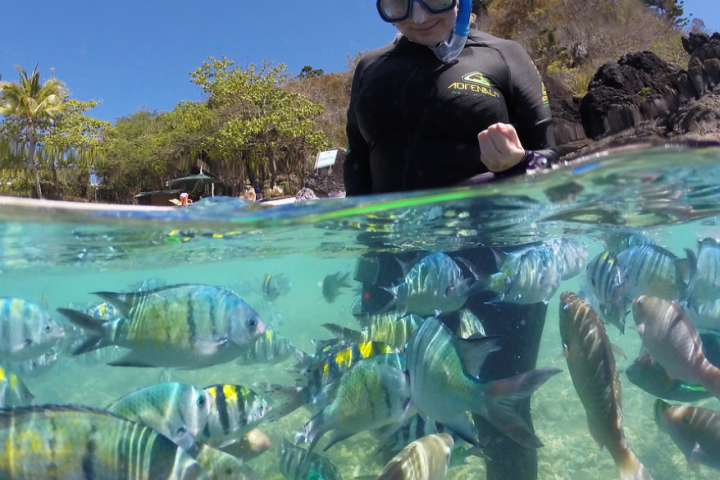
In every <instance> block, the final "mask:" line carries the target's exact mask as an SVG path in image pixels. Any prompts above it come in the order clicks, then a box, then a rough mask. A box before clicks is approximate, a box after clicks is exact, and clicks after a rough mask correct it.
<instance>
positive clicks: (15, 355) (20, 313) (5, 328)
mask: <svg viewBox="0 0 720 480" xmlns="http://www.w3.org/2000/svg"><path fill="white" fill-rule="evenodd" d="M0 331H2V332H3V334H2V337H1V338H0V360H4V361H10V362H21V361H23V360H30V359H32V358H37V357H39V356H40V355H42V354H43V353H45V352H47V351H49V350H50V349H51V348H52V347H54V346H55V345H56V344H57V343H58V341H60V339H61V338H62V337H63V335H64V332H63V328H62V326H60V325H58V324H57V323H56V322H55V321H54V320H53V319H52V318H50V314H48V312H47V310H45V309H44V308H43V307H41V306H40V305H37V304H35V303H32V302H28V301H27V300H23V299H21V298H0Z"/></svg>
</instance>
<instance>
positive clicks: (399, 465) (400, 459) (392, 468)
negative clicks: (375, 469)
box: [377, 443, 419, 480]
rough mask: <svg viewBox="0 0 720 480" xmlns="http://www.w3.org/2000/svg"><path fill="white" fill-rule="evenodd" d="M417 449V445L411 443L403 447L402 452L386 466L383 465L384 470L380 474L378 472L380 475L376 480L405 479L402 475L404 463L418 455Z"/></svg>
mask: <svg viewBox="0 0 720 480" xmlns="http://www.w3.org/2000/svg"><path fill="white" fill-rule="evenodd" d="M417 449H418V444H417V443H411V444H410V445H408V446H407V447H405V448H404V449H403V451H402V452H400V453H398V454H397V455H395V456H394V457H393V459H392V460H390V462H388V464H387V465H385V468H383V470H382V472H380V475H378V477H377V480H394V479H396V478H405V475H404V473H403V466H404V465H405V462H407V461H408V460H409V459H410V458H412V457H413V456H414V455H419V454H418V452H417Z"/></svg>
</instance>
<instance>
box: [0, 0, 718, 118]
mask: <svg viewBox="0 0 720 480" xmlns="http://www.w3.org/2000/svg"><path fill="white" fill-rule="evenodd" d="M717 1H718V0H686V1H685V12H686V13H692V14H694V16H695V17H698V18H702V19H703V20H705V23H706V25H707V27H708V28H710V29H713V30H720V15H718V14H717V5H711V4H716V2H717ZM0 12H1V14H2V17H3V19H2V25H3V28H2V31H0V74H2V76H3V80H6V81H12V80H16V79H17V72H16V70H15V68H14V66H15V65H20V66H22V67H24V68H25V69H27V70H32V68H33V67H34V66H35V64H36V63H39V64H40V69H41V72H42V76H43V78H45V77H47V76H48V75H49V74H50V68H51V67H53V68H54V69H55V70H54V73H55V76H56V77H57V78H59V79H61V80H63V81H64V82H66V84H67V85H68V87H69V88H70V91H71V92H72V95H73V97H74V98H78V99H81V100H89V99H91V98H93V99H96V100H103V104H101V105H100V106H99V107H97V108H95V109H94V110H92V111H91V112H90V114H91V115H93V116H95V117H98V118H101V119H103V120H110V121H113V120H115V118H117V117H120V116H123V115H127V114H130V113H133V112H134V111H136V110H137V109H138V108H147V109H150V110H170V109H172V108H173V106H174V105H175V104H176V103H177V102H178V101H180V100H199V99H200V91H199V89H198V88H197V87H196V86H195V85H193V84H191V83H190V81H189V80H190V77H189V76H188V72H190V71H192V70H194V69H195V68H196V67H198V66H199V65H200V64H201V63H202V61H203V60H205V59H206V58H207V57H208V56H210V55H212V56H215V57H221V56H222V55H225V56H227V57H228V58H229V59H230V60H233V61H235V62H236V63H238V64H240V65H247V64H250V63H255V64H258V63H262V61H263V58H264V57H266V58H267V59H268V60H271V61H273V62H275V63H284V64H286V65H287V66H288V70H289V71H290V72H292V73H295V74H296V73H298V72H299V71H300V69H301V68H302V67H303V66H304V65H311V66H312V67H313V68H321V69H323V70H325V71H326V72H336V71H341V70H344V69H345V61H346V59H347V55H348V54H351V55H354V54H355V53H357V52H358V51H361V50H366V49H373V48H376V47H379V46H381V45H383V44H385V43H387V42H388V41H390V40H391V39H392V38H393V35H394V32H395V30H394V28H393V27H392V26H391V25H388V24H385V23H384V22H382V21H381V20H380V19H379V17H378V15H377V11H376V9H375V1H373V0H276V1H273V2H270V1H267V0H259V1H255V2H250V1H248V0H205V1H198V0H142V1H140V0H124V1H122V2H121V1H113V0H101V1H97V0H93V1H89V0H64V1H61V0H40V1H38V2H28V1H10V0H8V1H7V2H5V4H4V5H3V6H2V8H1V9H0Z"/></svg>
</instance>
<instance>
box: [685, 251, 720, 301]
mask: <svg viewBox="0 0 720 480" xmlns="http://www.w3.org/2000/svg"><path fill="white" fill-rule="evenodd" d="M718 299H720V245H718V243H717V241H716V240H715V239H713V238H706V239H704V240H702V241H701V242H699V250H698V255H697V275H696V277H695V285H694V288H693V292H692V302H693V304H695V303H705V302H713V301H715V300H718Z"/></svg>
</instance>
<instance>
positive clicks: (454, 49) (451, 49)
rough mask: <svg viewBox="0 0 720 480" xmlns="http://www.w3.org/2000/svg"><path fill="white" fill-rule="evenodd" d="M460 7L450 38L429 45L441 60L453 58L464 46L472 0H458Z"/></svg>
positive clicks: (468, 28) (446, 60)
mask: <svg viewBox="0 0 720 480" xmlns="http://www.w3.org/2000/svg"><path fill="white" fill-rule="evenodd" d="M459 2H460V8H459V9H458V16H457V20H455V28H454V29H453V32H452V38H450V39H449V40H445V41H442V42H440V43H439V44H438V45H436V46H434V47H430V48H431V49H432V51H433V52H435V56H436V57H437V58H439V59H440V61H442V62H450V61H452V60H455V59H456V58H457V56H458V55H460V52H462V49H463V48H464V47H465V42H466V41H467V38H468V34H469V33H470V13H471V10H472V0H459Z"/></svg>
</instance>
